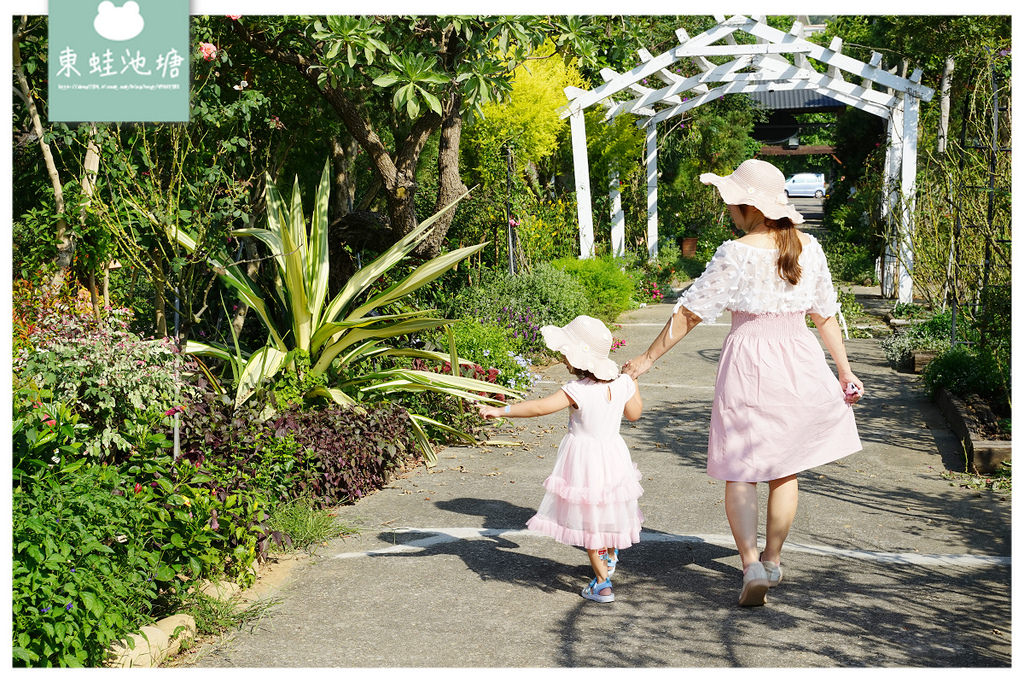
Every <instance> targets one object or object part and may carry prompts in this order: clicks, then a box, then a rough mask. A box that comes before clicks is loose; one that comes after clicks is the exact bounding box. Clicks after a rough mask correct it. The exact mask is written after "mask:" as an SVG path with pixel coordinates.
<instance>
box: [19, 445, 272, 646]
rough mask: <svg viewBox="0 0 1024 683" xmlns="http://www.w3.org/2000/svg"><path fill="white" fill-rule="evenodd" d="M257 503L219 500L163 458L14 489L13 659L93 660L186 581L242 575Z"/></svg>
mask: <svg viewBox="0 0 1024 683" xmlns="http://www.w3.org/2000/svg"><path fill="white" fill-rule="evenodd" d="M79 462H82V461H79ZM259 507H260V502H259V501H258V500H257V499H255V498H252V497H250V496H246V495H242V494H234V495H231V496H226V495H225V496H222V497H218V496H217V495H216V494H214V493H212V492H211V490H210V488H209V484H208V479H207V478H206V477H204V476H203V475H202V474H200V473H199V472H198V471H197V470H196V469H195V468H193V467H191V466H190V465H188V463H187V462H185V463H178V464H177V465H172V464H171V463H170V459H169V458H168V457H162V458H155V459H146V460H140V461H139V462H137V463H135V464H133V465H132V466H130V467H125V466H107V465H98V464H85V465H84V466H83V467H82V468H81V469H78V470H77V471H75V472H74V473H73V474H69V473H59V472H55V473H51V474H45V473H43V474H40V476H37V477H36V478H34V479H33V480H32V482H31V483H30V485H21V486H17V487H16V488H15V489H14V492H13V506H12V522H13V524H12V528H13V530H14V533H13V544H14V557H13V565H12V574H13V577H12V578H13V593H12V602H13V614H14V622H13V632H12V634H13V637H14V659H15V662H17V663H19V664H20V665H25V666H99V665H100V664H101V663H102V662H103V659H104V656H105V652H106V648H107V647H108V646H109V645H110V643H111V642H113V641H114V640H116V639H119V638H121V637H123V636H124V635H125V634H126V633H129V632H132V631H135V630H137V629H138V627H139V626H141V625H142V624H144V623H146V622H147V621H149V620H150V619H151V618H152V617H151V615H159V614H166V613H168V612H169V611H170V610H171V609H172V603H171V602H170V601H172V600H173V596H175V595H180V594H182V593H184V589H185V588H186V587H187V585H188V584H189V583H190V582H192V581H194V580H197V579H199V578H200V577H208V576H218V575H220V574H221V573H222V572H227V573H228V575H229V576H232V577H235V578H237V580H242V581H245V580H246V577H248V576H249V574H248V568H249V565H250V564H251V562H252V560H253V559H254V558H255V556H256V545H257V540H258V537H259V533H258V531H257V527H255V525H256V524H257V523H258V520H257V519H256V518H257V517H258V516H261V513H260V512H259ZM264 507H265V503H264ZM217 512H219V513H220V514H219V516H218V514H217ZM218 519H219V523H218Z"/></svg>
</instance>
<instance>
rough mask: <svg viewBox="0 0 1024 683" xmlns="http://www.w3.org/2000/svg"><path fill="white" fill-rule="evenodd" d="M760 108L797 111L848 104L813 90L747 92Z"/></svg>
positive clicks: (823, 109) (825, 108)
mask: <svg viewBox="0 0 1024 683" xmlns="http://www.w3.org/2000/svg"><path fill="white" fill-rule="evenodd" d="M747 95H748V96H749V97H750V99H752V100H754V106H755V107H757V108H758V109H774V110H776V111H780V110H788V111H795V112H807V111H833V110H836V109H842V108H844V107H845V106H846V105H844V104H843V103H842V102H839V101H838V100H834V99H832V98H831V97H829V96H828V95H822V94H820V93H816V92H814V91H813V90H773V91H771V92H752V93H747Z"/></svg>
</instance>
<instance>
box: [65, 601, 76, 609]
mask: <svg viewBox="0 0 1024 683" xmlns="http://www.w3.org/2000/svg"><path fill="white" fill-rule="evenodd" d="M74 606H75V603H74V601H73V600H72V601H71V602H69V603H68V604H66V605H64V609H66V610H67V611H69V612H70V611H71V608H72V607H74Z"/></svg>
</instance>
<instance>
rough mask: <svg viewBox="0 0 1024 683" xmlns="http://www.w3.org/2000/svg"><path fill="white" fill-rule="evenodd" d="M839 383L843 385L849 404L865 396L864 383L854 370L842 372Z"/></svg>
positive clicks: (845, 397)
mask: <svg viewBox="0 0 1024 683" xmlns="http://www.w3.org/2000/svg"><path fill="white" fill-rule="evenodd" d="M839 383H840V384H841V385H842V387H843V396H844V399H845V400H846V403H847V404H849V405H851V406H852V405H853V404H854V403H856V402H857V401H859V400H860V399H861V397H862V396H864V383H863V382H861V381H860V380H859V379H857V375H855V374H853V373H852V372H844V373H842V374H840V375H839Z"/></svg>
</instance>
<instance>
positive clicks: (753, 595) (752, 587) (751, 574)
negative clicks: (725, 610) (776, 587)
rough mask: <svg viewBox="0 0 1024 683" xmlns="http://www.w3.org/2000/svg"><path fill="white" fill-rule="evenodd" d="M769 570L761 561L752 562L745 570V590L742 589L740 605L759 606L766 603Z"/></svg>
mask: <svg viewBox="0 0 1024 683" xmlns="http://www.w3.org/2000/svg"><path fill="white" fill-rule="evenodd" d="M768 586H769V584H768V572H766V571H765V568H764V565H763V564H761V563H760V562H751V563H750V564H748V565H747V568H746V569H744V570H743V590H741V591H740V607H757V606H758V605H763V604H764V599H765V594H766V593H767V592H768Z"/></svg>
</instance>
